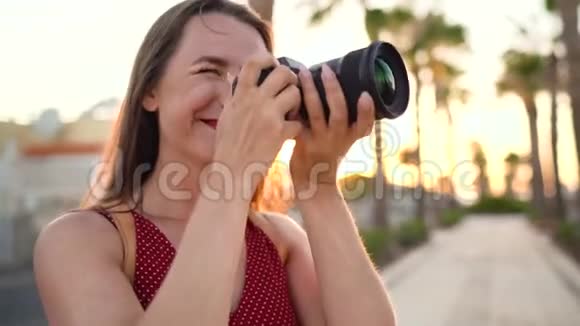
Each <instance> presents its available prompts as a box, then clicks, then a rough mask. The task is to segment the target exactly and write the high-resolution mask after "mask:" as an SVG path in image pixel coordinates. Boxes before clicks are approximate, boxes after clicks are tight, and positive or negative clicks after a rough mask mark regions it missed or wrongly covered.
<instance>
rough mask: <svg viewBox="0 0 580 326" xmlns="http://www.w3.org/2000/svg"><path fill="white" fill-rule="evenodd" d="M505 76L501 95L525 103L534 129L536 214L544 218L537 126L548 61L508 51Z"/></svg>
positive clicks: (533, 166)
mask: <svg viewBox="0 0 580 326" xmlns="http://www.w3.org/2000/svg"><path fill="white" fill-rule="evenodd" d="M503 62H504V72H503V74H502V76H501V78H500V80H499V81H498V82H497V85H496V86H497V90H498V92H499V93H500V94H503V93H506V92H512V93H515V94H516V95H517V96H519V97H520V99H521V100H522V101H523V103H524V105H525V108H526V112H527V116H528V124H529V129H530V138H531V157H530V159H531V163H532V171H533V176H532V190H533V199H532V201H533V205H534V208H535V209H536V213H537V214H539V215H540V216H543V214H544V180H543V177H542V167H541V164H540V152H539V141H538V126H537V124H536V122H537V117H538V110H537V107H536V102H535V99H534V97H535V95H536V94H537V92H538V91H539V90H541V88H542V78H543V72H544V70H545V59H544V57H542V56H541V55H539V54H536V53H527V52H521V51H518V50H508V51H507V52H506V53H505V54H504V55H503Z"/></svg>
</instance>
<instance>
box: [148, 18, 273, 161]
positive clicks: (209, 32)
mask: <svg viewBox="0 0 580 326" xmlns="http://www.w3.org/2000/svg"><path fill="white" fill-rule="evenodd" d="M260 53H261V54H266V53H268V50H267V48H266V45H265V43H264V41H263V39H262V37H261V36H260V34H259V33H258V31H257V30H256V29H254V28H253V27H251V26H250V25H248V24H245V23H242V22H240V21H238V20H236V19H235V18H233V17H230V16H227V15H223V14H217V13H216V14H205V15H203V16H196V17H193V18H192V19H191V20H190V21H189V22H188V24H187V25H186V26H185V28H184V33H183V35H182V39H181V41H180V44H179V46H178V47H177V49H176V51H175V53H174V54H173V56H172V57H171V59H170V60H169V62H168V64H167V66H166V70H165V72H164V75H163V76H162V78H161V80H160V82H159V83H158V85H157V86H156V87H155V89H154V90H153V91H152V92H151V93H149V94H148V95H147V96H146V97H145V99H144V101H143V104H144V107H145V109H146V110H150V111H152V110H158V111H159V128H160V139H159V146H160V148H159V153H160V156H161V159H162V160H164V161H168V160H169V161H173V162H175V161H179V162H181V163H185V164H188V163H199V164H204V163H208V162H210V161H211V158H212V155H213V151H214V143H215V134H216V131H215V128H216V124H217V121H218V119H219V117H220V114H221V112H222V109H223V105H224V103H225V101H226V99H227V98H228V97H229V96H230V95H231V82H232V81H233V78H232V76H235V75H237V74H238V72H239V71H240V69H241V67H242V65H243V64H244V63H245V62H246V61H247V60H248V59H249V58H250V57H252V56H254V55H257V54H260Z"/></svg>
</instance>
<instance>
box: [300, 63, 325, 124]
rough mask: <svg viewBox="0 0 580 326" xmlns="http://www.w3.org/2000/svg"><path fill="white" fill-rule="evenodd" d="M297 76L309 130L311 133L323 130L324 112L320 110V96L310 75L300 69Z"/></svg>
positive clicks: (308, 72)
mask: <svg viewBox="0 0 580 326" xmlns="http://www.w3.org/2000/svg"><path fill="white" fill-rule="evenodd" d="M298 75H299V77H300V85H301V87H302V99H303V101H304V106H305V107H306V112H307V113H308V121H309V122H310V129H311V130H312V132H313V133H315V132H316V131H317V130H325V129H326V121H325V119H324V110H323V109H322V102H321V100H320V95H319V94H318V91H317V90H316V87H315V86H314V80H312V74H311V73H310V71H309V70H306V69H302V70H300V73H299V74H298Z"/></svg>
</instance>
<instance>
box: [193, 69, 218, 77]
mask: <svg viewBox="0 0 580 326" xmlns="http://www.w3.org/2000/svg"><path fill="white" fill-rule="evenodd" d="M198 73H200V74H205V73H210V74H216V75H218V76H221V71H219V70H217V69H214V68H202V69H199V71H198Z"/></svg>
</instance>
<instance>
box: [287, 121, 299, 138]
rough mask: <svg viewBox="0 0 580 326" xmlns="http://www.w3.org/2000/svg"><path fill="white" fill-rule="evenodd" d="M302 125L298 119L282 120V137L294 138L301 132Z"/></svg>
mask: <svg viewBox="0 0 580 326" xmlns="http://www.w3.org/2000/svg"><path fill="white" fill-rule="evenodd" d="M302 128H304V126H303V125H302V123H301V122H299V121H284V122H283V128H282V136H283V137H284V139H294V138H296V137H297V136H298V135H300V133H301V132H302Z"/></svg>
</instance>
